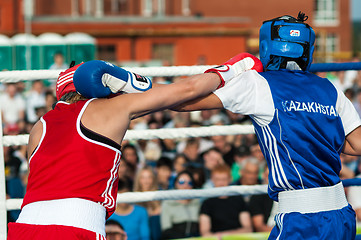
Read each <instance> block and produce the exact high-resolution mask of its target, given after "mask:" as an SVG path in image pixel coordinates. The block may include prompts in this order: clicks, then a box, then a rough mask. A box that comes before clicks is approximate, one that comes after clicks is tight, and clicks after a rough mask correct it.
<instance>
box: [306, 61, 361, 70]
mask: <svg viewBox="0 0 361 240" xmlns="http://www.w3.org/2000/svg"><path fill="white" fill-rule="evenodd" d="M346 70H361V62H347V63H314V64H312V65H311V66H310V70H309V71H310V72H333V71H346Z"/></svg>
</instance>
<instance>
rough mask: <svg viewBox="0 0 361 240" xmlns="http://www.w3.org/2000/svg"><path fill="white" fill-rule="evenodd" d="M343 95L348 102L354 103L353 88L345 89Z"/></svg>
mask: <svg viewBox="0 0 361 240" xmlns="http://www.w3.org/2000/svg"><path fill="white" fill-rule="evenodd" d="M344 93H345V96H346V97H347V98H348V100H350V101H351V102H353V101H354V98H355V91H354V89H353V88H347V89H346V90H345V92H344Z"/></svg>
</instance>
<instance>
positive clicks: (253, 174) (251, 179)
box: [234, 156, 261, 185]
mask: <svg viewBox="0 0 361 240" xmlns="http://www.w3.org/2000/svg"><path fill="white" fill-rule="evenodd" d="M258 173H259V162H258V159H257V158H255V157H252V156H249V157H247V158H246V159H244V160H243V162H242V163H241V168H240V176H241V177H240V179H239V180H238V181H236V182H234V184H235V185H255V184H259V183H261V181H260V179H259V178H258Z"/></svg>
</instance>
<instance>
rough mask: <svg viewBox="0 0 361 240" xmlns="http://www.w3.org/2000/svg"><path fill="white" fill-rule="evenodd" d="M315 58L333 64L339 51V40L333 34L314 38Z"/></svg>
mask: <svg viewBox="0 0 361 240" xmlns="http://www.w3.org/2000/svg"><path fill="white" fill-rule="evenodd" d="M315 47H316V53H317V54H316V56H317V58H318V59H319V60H320V61H325V62H333V61H334V57H335V54H336V53H337V52H338V51H339V39H338V36H337V35H336V34H335V33H326V34H321V35H318V36H317V37H316V42H315Z"/></svg>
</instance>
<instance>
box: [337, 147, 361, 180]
mask: <svg viewBox="0 0 361 240" xmlns="http://www.w3.org/2000/svg"><path fill="white" fill-rule="evenodd" d="M340 159H341V171H340V173H339V176H340V178H341V179H348V178H354V177H355V170H356V168H357V159H358V156H351V155H346V154H343V153H341V155H340ZM354 162H355V163H356V165H353V163H354Z"/></svg>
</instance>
